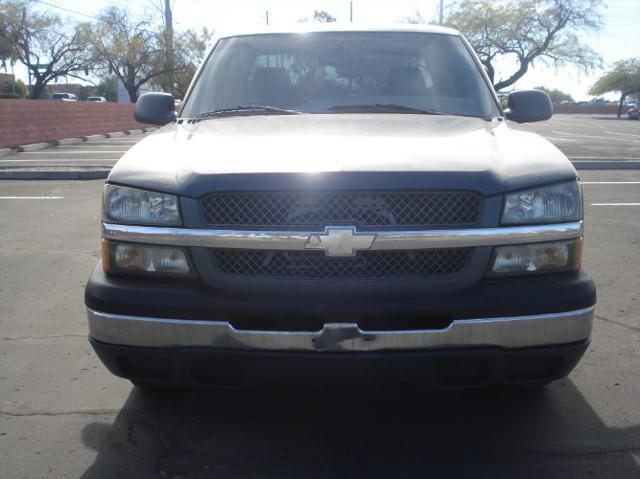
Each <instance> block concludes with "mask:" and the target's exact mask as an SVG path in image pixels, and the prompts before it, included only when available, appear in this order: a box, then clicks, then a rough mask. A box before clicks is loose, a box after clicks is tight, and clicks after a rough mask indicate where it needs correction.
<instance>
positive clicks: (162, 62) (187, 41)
mask: <svg viewBox="0 0 640 479" xmlns="http://www.w3.org/2000/svg"><path fill="white" fill-rule="evenodd" d="M211 36H212V34H211V32H209V30H207V29H206V28H204V29H202V30H201V31H199V32H198V31H196V30H193V29H189V30H186V31H184V32H180V33H178V34H176V35H174V37H173V62H172V68H171V71H170V72H167V73H163V74H161V75H158V76H156V77H154V78H153V79H152V80H151V84H152V85H155V86H158V87H160V88H162V90H164V91H167V92H171V93H173V94H174V95H175V97H176V98H184V96H185V95H186V93H187V89H188V88H189V84H190V83H191V80H192V79H193V75H195V73H196V70H197V68H198V66H199V65H200V63H201V62H202V60H203V59H204V56H205V54H206V52H207V46H208V44H209V41H210V40H211ZM159 42H160V44H161V48H162V49H163V50H165V51H166V49H167V47H166V46H165V45H164V36H161V37H160V38H159ZM166 63H167V62H166V59H165V58H161V59H159V64H158V65H157V67H156V68H158V69H166V70H169V68H167V65H166Z"/></svg>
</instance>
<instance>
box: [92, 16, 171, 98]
mask: <svg viewBox="0 0 640 479" xmlns="http://www.w3.org/2000/svg"><path fill="white" fill-rule="evenodd" d="M83 28H84V30H85V32H86V34H87V36H88V38H89V39H90V43H91V45H92V53H93V58H94V61H95V63H96V65H97V66H98V67H99V68H101V69H102V70H104V71H108V72H110V73H112V74H114V75H115V76H116V77H117V78H118V79H119V80H120V81H121V82H122V84H123V85H124V88H125V89H126V90H127V93H128V94H129V98H130V99H131V101H132V102H135V101H136V100H137V99H138V95H139V92H140V87H142V85H145V84H146V83H148V82H149V81H151V80H152V79H153V78H155V77H157V76H158V75H162V74H164V73H167V72H168V71H169V70H168V69H167V68H166V66H165V65H166V63H165V52H164V50H163V48H162V45H161V44H160V42H159V41H158V39H159V37H160V35H158V33H157V25H156V24H155V23H154V21H153V18H152V17H150V16H149V15H147V14H145V15H143V16H141V17H139V18H134V17H133V16H132V15H131V13H130V12H129V11H128V10H127V9H126V8H121V7H117V6H111V7H107V8H106V9H105V10H103V11H102V12H101V13H100V14H99V15H98V19H97V21H96V22H95V23H94V24H84V26H83Z"/></svg>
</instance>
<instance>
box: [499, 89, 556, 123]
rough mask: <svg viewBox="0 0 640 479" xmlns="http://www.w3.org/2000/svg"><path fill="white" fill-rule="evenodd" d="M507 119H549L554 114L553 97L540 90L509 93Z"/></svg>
mask: <svg viewBox="0 0 640 479" xmlns="http://www.w3.org/2000/svg"><path fill="white" fill-rule="evenodd" d="M508 106H509V108H508V109H507V110H505V114H506V116H507V119H509V120H511V121H515V122H516V123H531V122H534V121H544V120H548V119H549V118H551V116H553V105H552V104H551V98H549V95H547V94H546V93H545V92H543V91H540V90H522V91H516V92H513V93H512V94H511V95H509V102H508Z"/></svg>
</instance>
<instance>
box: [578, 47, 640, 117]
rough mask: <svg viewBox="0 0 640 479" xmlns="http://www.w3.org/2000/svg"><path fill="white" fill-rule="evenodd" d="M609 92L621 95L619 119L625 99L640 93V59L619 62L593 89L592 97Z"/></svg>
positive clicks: (590, 91)
mask: <svg viewBox="0 0 640 479" xmlns="http://www.w3.org/2000/svg"><path fill="white" fill-rule="evenodd" d="M608 92H618V93H620V101H619V103H618V118H620V116H621V115H622V105H623V104H624V100H625V98H627V96H629V95H631V94H634V93H635V94H638V93H640V58H631V59H629V60H622V61H619V62H617V63H616V64H615V65H614V66H613V68H612V69H611V70H610V71H608V72H607V73H605V74H604V75H603V76H602V77H601V78H600V79H599V80H598V81H597V82H596V84H595V85H593V86H592V87H591V90H589V93H590V94H591V95H602V94H603V93H608Z"/></svg>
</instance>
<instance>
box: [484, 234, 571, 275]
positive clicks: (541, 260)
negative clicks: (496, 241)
mask: <svg viewBox="0 0 640 479" xmlns="http://www.w3.org/2000/svg"><path fill="white" fill-rule="evenodd" d="M581 260H582V240H581V239H576V240H570V241H554V242H552V243H535V244H525V245H517V246H500V247H497V248H496V249H495V253H494V255H493V266H492V268H491V275H493V276H495V275H499V274H530V273H545V272H561V271H576V270H578V269H580V263H581Z"/></svg>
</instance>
